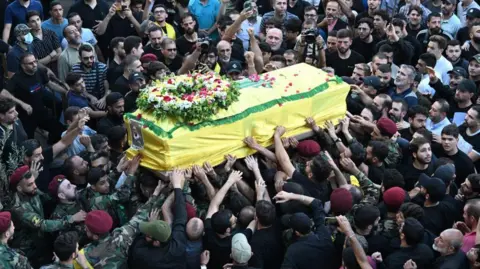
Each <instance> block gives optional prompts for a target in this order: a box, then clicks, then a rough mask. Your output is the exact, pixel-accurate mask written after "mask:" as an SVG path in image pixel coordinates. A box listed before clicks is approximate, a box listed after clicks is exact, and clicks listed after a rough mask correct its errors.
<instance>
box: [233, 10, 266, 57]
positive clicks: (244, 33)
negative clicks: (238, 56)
mask: <svg viewBox="0 0 480 269" xmlns="http://www.w3.org/2000/svg"><path fill="white" fill-rule="evenodd" d="M261 22H262V17H261V16H257V22H256V23H254V24H251V23H250V22H249V21H248V20H244V21H243V22H242V24H241V26H240V31H239V33H237V37H238V38H239V39H240V40H242V43H243V49H244V50H245V51H247V50H248V48H250V36H249V35H248V29H249V28H253V33H254V34H255V35H258V34H259V33H260V23H261Z"/></svg>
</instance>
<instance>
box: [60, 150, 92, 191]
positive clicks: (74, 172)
mask: <svg viewBox="0 0 480 269" xmlns="http://www.w3.org/2000/svg"><path fill="white" fill-rule="evenodd" d="M88 170H89V167H88V162H87V161H85V160H84V159H83V158H82V157H80V156H78V155H73V156H71V157H68V158H67V159H66V160H65V162H64V163H63V172H64V174H65V175H66V177H67V178H69V182H71V183H72V184H74V185H75V186H76V187H77V188H78V189H79V190H81V189H84V188H85V187H87V173H88Z"/></svg>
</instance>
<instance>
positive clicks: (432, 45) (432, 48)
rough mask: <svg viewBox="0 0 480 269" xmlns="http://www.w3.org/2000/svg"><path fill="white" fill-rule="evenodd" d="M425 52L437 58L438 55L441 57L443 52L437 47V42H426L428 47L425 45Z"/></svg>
mask: <svg viewBox="0 0 480 269" xmlns="http://www.w3.org/2000/svg"><path fill="white" fill-rule="evenodd" d="M427 52H428V53H431V54H433V55H435V56H438V55H442V52H443V51H442V50H441V49H440V48H439V47H438V44H437V42H432V41H430V42H428V45H427Z"/></svg>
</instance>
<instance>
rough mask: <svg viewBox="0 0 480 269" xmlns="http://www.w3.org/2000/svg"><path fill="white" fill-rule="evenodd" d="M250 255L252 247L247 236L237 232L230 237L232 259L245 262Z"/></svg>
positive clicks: (241, 262)
mask: <svg viewBox="0 0 480 269" xmlns="http://www.w3.org/2000/svg"><path fill="white" fill-rule="evenodd" d="M251 257H252V247H251V246H250V244H248V240H247V237H245V235H244V234H243V233H238V234H236V235H234V236H233V238H232V259H233V260H234V261H235V262H237V263H240V264H244V263H247V262H248V261H249V260H250V258H251Z"/></svg>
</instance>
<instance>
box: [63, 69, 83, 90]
mask: <svg viewBox="0 0 480 269" xmlns="http://www.w3.org/2000/svg"><path fill="white" fill-rule="evenodd" d="M81 78H82V75H81V74H80V73H75V72H70V73H68V74H67V76H66V77H65V82H66V83H67V85H68V86H70V87H71V86H73V85H75V83H77V82H78V81H79V80H80V79H81Z"/></svg>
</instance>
